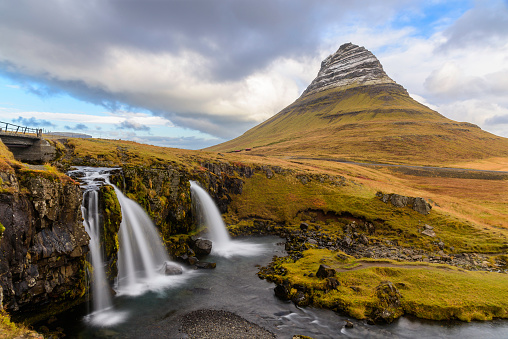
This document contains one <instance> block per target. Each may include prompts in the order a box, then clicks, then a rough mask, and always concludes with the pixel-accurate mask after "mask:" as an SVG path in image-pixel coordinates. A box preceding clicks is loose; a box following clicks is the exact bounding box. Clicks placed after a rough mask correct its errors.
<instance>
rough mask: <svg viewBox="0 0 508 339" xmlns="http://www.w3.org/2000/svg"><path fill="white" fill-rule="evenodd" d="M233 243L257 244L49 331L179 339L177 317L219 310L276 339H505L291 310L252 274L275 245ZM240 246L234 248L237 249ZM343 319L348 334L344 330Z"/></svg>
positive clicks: (449, 326) (506, 327) (487, 327)
mask: <svg viewBox="0 0 508 339" xmlns="http://www.w3.org/2000/svg"><path fill="white" fill-rule="evenodd" d="M234 241H235V242H242V241H243V242H246V243H250V244H253V243H255V244H257V245H258V248H259V249H260V250H259V251H258V252H257V254H255V255H254V254H251V256H233V257H229V258H228V257H222V256H216V255H213V254H212V255H210V256H208V258H206V260H207V261H212V262H216V263H217V268H216V269H212V270H187V271H186V272H184V274H183V275H182V276H178V277H173V278H172V277H168V278H170V279H174V281H173V282H172V283H167V282H166V283H163V284H161V285H160V286H159V287H153V286H152V287H151V288H152V290H151V291H148V292H146V293H144V294H142V295H137V296H129V295H120V296H117V297H115V298H114V301H113V303H114V311H113V312H112V315H111V316H112V317H114V316H117V317H118V319H120V321H119V323H117V324H116V325H113V326H109V327H96V326H93V325H91V324H90V323H89V322H87V320H86V319H87V318H86V316H85V315H86V314H87V309H86V307H85V306H81V307H78V308H75V309H73V310H71V311H70V312H68V313H66V315H65V316H60V317H59V319H58V321H56V322H54V323H53V324H52V325H51V326H52V327H57V326H59V327H62V328H64V332H65V333H66V335H67V337H69V338H161V337H166V338H186V335H185V334H183V333H180V332H179V328H180V319H181V317H182V316H183V315H185V314H187V313H189V312H191V311H194V310H198V309H216V310H226V311H230V312H233V313H236V314H238V315H240V316H241V317H243V318H245V319H247V320H249V321H251V322H253V323H256V324H258V325H260V326H262V327H264V328H266V329H267V330H269V331H271V332H273V333H274V334H275V335H276V336H277V338H292V336H293V335H295V334H300V335H307V336H310V337H313V338H316V339H317V338H482V339H488V338H507V337H508V321H506V320H495V321H491V322H471V323H462V322H436V321H424V320H420V319H415V318H408V317H403V318H401V319H399V320H397V321H395V322H394V323H393V324H390V325H367V324H366V323H365V321H362V320H355V319H351V318H348V317H345V316H342V315H339V314H337V313H335V312H333V311H328V310H321V309H314V308H297V307H295V306H294V305H293V304H292V303H291V302H284V301H281V300H279V299H277V298H276V297H275V296H274V293H273V288H274V285H273V284H272V283H269V282H267V281H265V280H261V279H259V278H258V277H257V275H256V273H257V272H258V267H259V266H260V265H261V266H264V265H266V264H268V263H269V261H270V260H271V258H272V257H273V256H274V255H278V256H282V255H284V253H285V252H284V248H283V246H282V245H281V244H280V242H281V239H280V238H278V237H271V236H270V237H249V238H245V239H242V240H238V239H235V240H234ZM240 245H241V243H240ZM346 319H349V320H351V321H352V322H353V324H354V327H353V328H351V329H346V328H345V327H344V324H345V321H346Z"/></svg>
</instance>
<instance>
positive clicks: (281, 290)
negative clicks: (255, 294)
mask: <svg viewBox="0 0 508 339" xmlns="http://www.w3.org/2000/svg"><path fill="white" fill-rule="evenodd" d="M273 291H274V293H275V296H276V297H277V298H279V299H281V300H289V288H288V287H287V286H286V285H282V284H279V285H277V286H275V288H274V289H273Z"/></svg>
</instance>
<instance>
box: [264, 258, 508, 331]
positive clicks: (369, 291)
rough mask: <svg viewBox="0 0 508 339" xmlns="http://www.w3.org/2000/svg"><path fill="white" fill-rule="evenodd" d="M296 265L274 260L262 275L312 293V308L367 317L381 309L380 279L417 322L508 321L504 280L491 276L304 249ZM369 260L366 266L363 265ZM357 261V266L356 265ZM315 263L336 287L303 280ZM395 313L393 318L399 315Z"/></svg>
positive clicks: (312, 279) (506, 279)
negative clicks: (332, 272)
mask: <svg viewBox="0 0 508 339" xmlns="http://www.w3.org/2000/svg"><path fill="white" fill-rule="evenodd" d="M303 254H304V257H303V258H302V259H300V260H298V261H296V262H292V261H288V260H278V262H277V263H276V264H275V265H276V266H278V271H277V270H276V271H275V272H274V273H272V276H268V278H269V279H271V280H273V281H276V282H277V281H278V282H280V281H283V280H287V281H288V282H289V283H290V284H291V285H294V284H300V285H304V286H306V287H307V288H308V289H311V290H312V291H313V296H312V297H313V302H314V305H316V306H319V307H324V308H330V309H334V310H337V311H342V312H345V313H347V314H349V315H350V316H353V317H355V318H359V319H364V318H367V317H369V316H370V315H371V314H372V312H373V310H376V309H379V308H383V307H386V305H384V303H385V301H384V300H383V299H382V298H379V296H378V291H377V287H378V286H379V285H380V284H381V283H382V282H383V281H391V282H392V283H393V284H394V286H397V288H398V291H399V293H400V295H401V296H402V297H401V310H403V313H405V314H411V315H414V316H417V317H419V318H425V319H433V320H444V319H459V320H462V321H472V320H490V319H492V318H494V317H498V318H508V290H507V289H506V286H508V276H507V275H506V274H499V273H491V272H468V271H463V270H459V269H457V268H455V267H452V266H447V265H433V264H422V263H401V262H395V261H390V260H382V261H380V260H377V261H374V260H372V261H366V260H359V259H355V258H352V257H349V259H348V260H344V254H343V253H336V252H331V251H329V250H325V249H310V250H307V251H305V252H303ZM338 254H339V255H338ZM365 262H369V263H370V264H365ZM358 263H363V268H362V267H358V265H355V264H358ZM320 264H326V265H328V266H330V267H333V268H335V269H336V270H337V271H338V273H337V275H336V278H337V280H338V281H339V283H340V286H339V287H337V289H335V290H327V289H326V287H325V286H326V281H325V280H324V279H319V278H316V277H311V276H309V274H310V273H314V274H315V272H317V270H318V268H319V265H320ZM401 314H402V312H401V313H400V314H397V315H396V316H400V315H401Z"/></svg>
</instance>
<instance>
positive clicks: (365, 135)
mask: <svg viewBox="0 0 508 339" xmlns="http://www.w3.org/2000/svg"><path fill="white" fill-rule="evenodd" d="M245 149H251V150H250V152H251V153H252V154H259V155H270V156H286V155H292V156H304V157H305V156H312V157H322V158H335V159H345V160H355V161H370V162H389V163H412V164H421V165H441V164H449V163H457V162H466V161H475V160H479V159H486V158H493V157H508V139H507V138H502V137H498V136H496V135H493V134H491V133H488V132H485V131H483V130H481V129H480V128H479V127H478V126H476V125H474V124H471V123H467V122H456V121H453V120H450V119H447V118H446V117H444V116H442V115H441V114H439V113H438V112H436V111H434V110H431V109H430V108H428V107H427V106H425V105H422V104H420V103H419V102H417V101H416V100H414V99H412V98H411V97H410V96H409V94H408V93H407V91H406V90H405V89H404V88H403V87H402V86H400V85H399V84H397V83H396V82H395V81H393V80H392V79H390V77H388V75H387V74H386V73H385V72H384V70H383V67H382V65H381V63H380V62H379V60H378V59H377V58H376V57H375V56H374V55H373V54H372V53H371V52H370V51H368V50H366V49H365V48H363V47H359V46H356V45H353V44H351V43H347V44H344V45H342V46H340V48H339V49H338V50H337V52H335V53H334V54H332V55H330V56H329V57H328V58H326V59H325V60H324V61H323V62H322V64H321V69H320V71H319V73H318V75H317V77H316V78H315V79H314V80H313V81H312V83H311V84H310V85H309V87H308V88H307V89H306V90H305V91H304V92H303V94H302V95H301V96H300V98H298V99H297V100H296V101H295V102H294V103H292V104H291V105H289V106H288V107H286V108H285V109H283V110H282V111H281V112H279V113H278V114H276V115H274V116H273V117H272V118H270V119H268V120H267V121H265V122H263V123H261V124H259V125H258V126H256V127H254V128H252V129H250V130H248V131H247V132H245V133H244V134H243V135H241V136H240V137H238V138H236V139H233V140H231V141H228V142H225V143H222V144H219V145H216V146H213V147H210V148H207V149H206V150H209V151H220V152H231V151H237V150H243V151H245Z"/></svg>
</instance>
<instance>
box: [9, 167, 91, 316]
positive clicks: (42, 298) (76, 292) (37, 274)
mask: <svg viewBox="0 0 508 339" xmlns="http://www.w3.org/2000/svg"><path fill="white" fill-rule="evenodd" d="M11 180H13V181H16V182H11V184H12V185H13V186H19V190H18V191H16V192H12V193H1V194H0V222H1V223H2V224H3V225H4V226H5V231H4V232H3V236H2V238H1V240H0V272H2V274H1V276H0V286H1V287H2V289H3V304H4V307H5V308H6V309H7V310H9V311H18V310H19V311H24V312H25V311H28V312H30V311H32V310H35V309H37V310H38V311H41V308H40V307H41V305H52V304H58V303H60V302H64V301H65V302H67V301H69V300H75V299H77V298H80V297H82V296H83V295H84V293H85V292H86V283H85V282H86V276H85V274H86V273H85V256H86V254H87V253H88V241H89V237H88V234H87V233H86V231H85V229H84V226H83V223H82V217H81V208H80V206H81V199H82V192H81V190H80V188H79V186H78V185H75V184H73V183H63V182H61V181H60V180H58V179H55V178H46V177H44V176H42V175H41V176H37V175H34V174H32V173H25V172H20V173H17V175H16V176H12V177H11ZM21 192H24V193H21Z"/></svg>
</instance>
